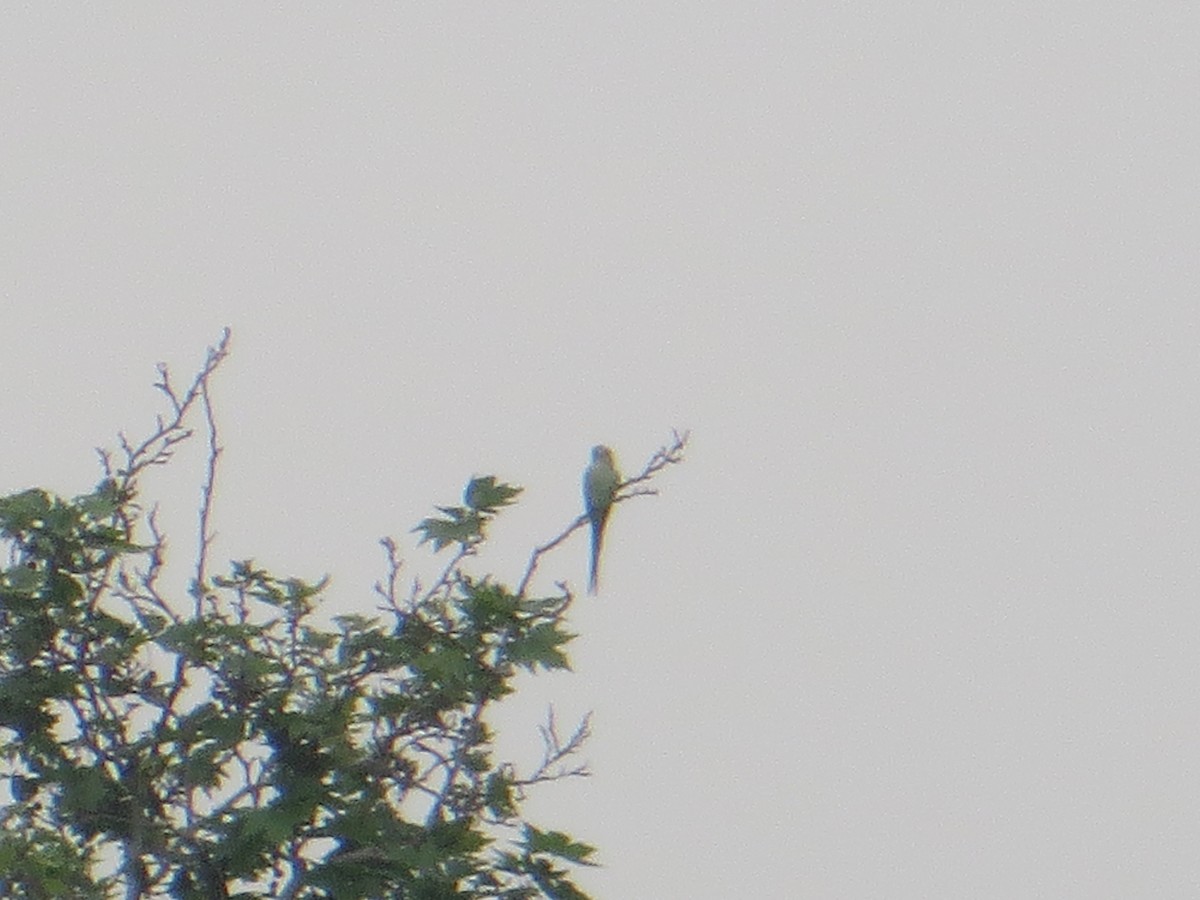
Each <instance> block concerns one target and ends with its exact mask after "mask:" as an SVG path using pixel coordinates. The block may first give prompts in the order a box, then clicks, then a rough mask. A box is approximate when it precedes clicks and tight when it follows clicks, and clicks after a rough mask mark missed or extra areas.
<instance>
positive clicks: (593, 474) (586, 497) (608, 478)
mask: <svg viewBox="0 0 1200 900" xmlns="http://www.w3.org/2000/svg"><path fill="white" fill-rule="evenodd" d="M620 483H621V474H620V473H619V472H618V471H617V460H616V458H615V457H614V456H613V452H612V451H611V450H609V449H608V448H607V447H605V446H603V445H597V446H595V447H593V448H592V464H591V465H590V466H588V467H587V469H586V470H585V471H584V473H583V506H584V509H586V510H587V516H588V518H589V519H591V521H592V568H591V571H590V572H589V574H588V592H589V593H592V594H594V593H596V579H597V577H598V575H599V569H600V545H601V544H602V543H603V542H604V526H605V524H606V523H607V522H608V514H609V511H610V510H611V509H612V502H613V495H615V494H616V492H617V485H619V484H620Z"/></svg>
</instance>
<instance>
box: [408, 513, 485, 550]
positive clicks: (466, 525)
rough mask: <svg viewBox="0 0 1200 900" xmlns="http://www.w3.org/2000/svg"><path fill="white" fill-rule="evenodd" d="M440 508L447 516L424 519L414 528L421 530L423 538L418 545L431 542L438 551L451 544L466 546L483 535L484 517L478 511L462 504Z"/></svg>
mask: <svg viewBox="0 0 1200 900" xmlns="http://www.w3.org/2000/svg"><path fill="white" fill-rule="evenodd" d="M438 510H439V511H440V512H443V513H445V515H446V518H444V519H439V518H434V517H430V518H428V519H423V520H422V521H421V523H420V524H419V525H417V527H416V528H414V529H413V531H419V532H421V540H420V541H418V542H417V546H420V545H421V544H424V543H427V542H428V543H431V544H433V550H434V552H435V553H437V552H439V551H441V549H442V548H443V547H447V546H449V545H450V544H462V545H464V546H466V545H469V544H472V543H475V542H476V541H478V540H480V539H481V538H482V537H483V517H482V516H481V515H480V514H479V513H478V512H477V511H475V510H468V509H463V508H462V507H461V506H439V507H438Z"/></svg>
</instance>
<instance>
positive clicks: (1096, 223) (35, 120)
mask: <svg viewBox="0 0 1200 900" xmlns="http://www.w3.org/2000/svg"><path fill="white" fill-rule="evenodd" d="M1198 24H1200V14H1198V13H1197V12H1196V10H1195V7H1194V6H1193V5H1190V4H1172V3H1168V4H1160V5H1149V6H1148V5H1145V4H1140V5H1128V6H1127V5H1120V4H1107V5H1105V4H1100V5H1099V8H1098V7H1097V5H1095V4H1055V3H1044V2H1040V3H1032V2H1029V3H1017V4H1000V5H996V4H973V5H971V4H958V5H953V4H950V5H948V4H930V3H925V4H915V5H914V4H905V5H900V6H896V5H890V6H889V5H885V4H861V3H842V4H816V3H807V4H774V5H772V4H724V5H722V4H695V5H679V4H667V3H659V4H645V3H607V4H592V5H588V6H582V5H577V4H561V3H555V4H546V3H542V4H470V5H465V4H428V5H423V6H414V5H410V4H376V5H361V6H359V5H355V6H343V5H337V4H320V5H316V4H289V5H288V6H287V7H286V9H280V8H274V7H267V6H259V5H250V4H216V5H213V4H205V5H203V6H202V7H194V8H192V9H181V8H180V7H178V6H175V5H166V6H164V5H160V4H132V5H125V6H121V7H119V9H118V10H116V11H113V9H111V8H102V7H73V8H66V7H63V6H59V5H47V4H30V5H24V6H22V7H20V8H16V7H14V6H12V5H8V6H5V7H4V8H3V10H2V11H0V116H2V121H3V123H4V126H3V130H4V137H3V140H2V141H0V310H2V315H0V324H2V326H3V352H2V354H0V375H2V378H3V386H4V389H3V390H2V391H0V421H2V422H4V423H5V427H4V429H3V438H2V439H0V491H3V492H9V491H13V490H17V489H21V488H24V487H28V486H30V485H33V484H38V485H43V486H46V487H50V488H53V489H56V490H59V491H61V492H62V493H66V494H74V493H78V492H81V491H84V490H86V489H88V488H89V487H90V486H91V485H92V484H93V483H94V481H95V480H96V477H97V470H96V466H95V462H94V456H93V454H92V451H91V449H90V448H91V447H93V446H95V445H97V444H102V443H111V440H112V436H113V433H114V432H115V431H116V430H117V429H119V428H123V429H127V430H129V431H130V433H131V434H140V433H142V432H144V431H145V429H146V428H147V427H148V426H149V424H150V422H151V420H152V416H153V413H154V411H155V410H156V409H157V406H156V402H157V401H156V398H155V396H154V393H153V391H152V390H151V388H150V383H151V382H152V380H153V378H154V369H153V366H154V363H155V362H157V361H159V360H164V361H167V362H169V363H171V364H172V366H173V368H174V370H175V371H176V373H177V374H178V375H179V376H181V377H182V376H183V375H185V374H188V373H190V372H191V371H193V370H194V368H195V366H196V365H197V364H198V362H199V360H200V358H201V356H202V353H203V348H204V346H205V345H206V344H209V343H211V342H213V341H214V340H216V338H217V337H218V335H219V332H220V329H221V327H222V326H223V325H226V324H229V325H231V326H233V328H234V346H235V353H234V357H233V358H232V360H231V361H230V363H229V365H228V366H227V368H226V369H225V370H224V371H223V372H222V373H221V375H220V377H219V379H218V382H217V395H218V397H217V400H218V404H219V415H220V420H221V425H222V427H223V441H224V443H225V445H226V448H227V453H226V457H225V460H224V468H223V470H222V476H221V481H220V495H219V506H218V510H217V527H218V529H219V531H220V533H221V540H220V544H219V546H218V550H219V552H221V553H222V554H224V555H225V556H227V557H245V556H254V557H256V558H257V559H258V560H259V561H261V562H262V563H263V564H265V565H267V566H269V567H272V568H273V569H275V570H277V571H279V572H281V573H294V574H297V575H300V576H306V577H311V578H316V577H319V576H320V575H321V574H323V573H325V572H330V573H331V574H332V575H333V577H334V587H333V590H332V592H331V601H330V602H331V604H335V605H336V606H338V607H339V608H344V609H369V608H370V606H371V604H372V600H371V597H370V595H369V587H370V585H371V583H372V581H373V580H374V579H375V578H377V577H378V576H379V575H380V574H382V571H383V565H382V555H381V553H380V551H379V549H378V547H377V545H376V543H375V542H376V539H377V538H378V537H379V536H380V535H383V534H388V533H391V534H396V535H404V534H405V533H406V532H407V530H408V529H409V528H410V527H411V526H412V525H413V524H414V523H415V522H416V521H417V520H419V519H420V518H421V517H422V516H424V515H425V514H427V513H428V512H429V511H430V507H431V505H432V504H434V503H445V502H453V501H455V500H456V498H457V497H458V492H459V491H460V490H461V486H462V484H463V483H464V481H465V480H466V479H467V478H468V477H469V476H470V475H472V474H476V473H495V474H497V475H499V476H501V477H503V478H506V479H509V480H512V481H516V482H518V483H521V484H524V485H526V487H527V493H526V496H525V502H524V503H523V504H522V505H521V506H520V507H518V508H517V509H515V510H513V511H512V512H511V513H510V514H508V515H506V516H505V517H504V519H503V520H502V521H501V523H499V524H498V525H497V527H496V528H495V532H494V533H495V537H496V541H495V545H494V549H493V551H492V552H491V553H490V554H489V555H488V556H487V557H486V558H485V562H487V563H488V564H489V565H490V566H492V567H494V569H495V570H496V571H497V572H498V573H499V574H501V575H503V576H506V577H509V578H512V579H515V578H516V577H517V575H518V574H519V571H520V567H521V565H522V563H523V562H524V559H525V556H526V554H527V552H528V547H529V546H530V545H531V544H532V543H533V542H536V541H540V540H544V539H545V538H547V537H549V536H552V535H553V534H555V533H557V531H558V530H559V528H560V527H561V526H562V525H563V524H565V523H566V522H567V521H569V520H570V518H571V517H573V516H574V515H576V514H577V512H578V509H579V503H580V501H579V481H578V480H579V475H580V472H581V471H582V469H583V466H584V465H585V464H586V462H587V458H588V449H589V447H590V446H591V445H592V444H593V443H596V442H597V441H604V442H606V443H609V444H611V445H612V446H614V447H615V448H616V449H617V451H618V453H619V454H620V456H621V458H622V461H623V462H624V464H625V467H626V468H627V469H632V468H634V467H635V466H637V465H638V464H640V463H641V462H642V461H643V459H644V458H645V457H646V456H647V455H648V454H649V453H650V452H651V451H652V450H653V449H654V448H655V447H657V446H658V445H659V444H661V443H662V442H663V441H665V440H666V439H667V438H668V436H669V431H670V429H671V428H672V427H680V428H685V427H686V428H691V429H692V431H693V434H694V441H693V447H692V452H691V455H690V458H689V461H688V462H687V463H686V464H685V465H684V466H682V467H681V468H679V469H677V470H675V471H673V472H671V473H669V474H668V475H667V477H665V478H664V479H663V480H662V482H661V484H660V487H661V489H662V491H663V493H662V495H661V496H660V497H658V498H657V499H654V500H648V501H643V502H638V503H635V504H628V505H624V506H622V507H621V508H619V509H618V510H617V512H616V513H615V515H614V517H613V521H612V523H611V528H610V541H609V546H608V553H607V557H606V560H605V564H606V568H605V574H604V584H603V591H602V593H601V595H600V596H599V597H598V598H595V599H585V600H581V602H580V603H579V604H578V605H577V607H576V608H575V612H574V617H573V624H574V626H575V627H576V629H577V630H578V631H579V632H580V633H581V635H582V636H581V637H580V639H579V640H578V641H577V644H576V646H575V653H574V657H575V661H576V665H577V672H576V673H575V674H572V675H561V676H555V677H553V678H546V677H543V678H538V679H536V680H534V681H533V682H532V683H531V684H530V685H529V688H528V693H529V696H528V697H523V698H521V699H520V700H518V701H517V702H516V703H515V704H514V706H513V708H512V709H511V710H509V711H508V712H507V713H506V720H509V719H511V721H506V725H507V726H508V727H509V729H510V730H509V732H508V735H507V737H506V742H505V747H506V749H511V751H512V752H513V753H514V754H516V755H518V757H521V755H524V761H526V762H532V761H534V756H535V755H536V751H537V746H538V745H537V740H536V735H535V733H534V726H535V725H536V723H537V721H538V719H539V716H540V713H541V711H542V709H543V708H544V704H545V703H546V702H547V701H548V700H551V699H553V700H555V702H556V703H557V705H558V708H559V711H560V714H561V715H562V716H563V717H564V718H567V717H570V716H573V715H578V714H580V713H582V712H583V711H585V710H588V709H595V710H596V721H595V727H596V730H597V736H596V738H595V741H594V743H593V745H592V747H591V751H590V753H589V754H588V758H589V760H590V762H591V764H592V768H593V770H594V773H595V774H594V777H593V778H592V779H590V780H588V781H586V782H578V783H575V784H571V785H561V786H558V787H552V788H550V789H548V790H546V791H544V792H543V793H542V794H540V795H538V796H536V797H535V799H534V800H533V801H532V802H531V804H530V807H529V810H530V812H531V813H533V814H534V815H535V816H536V817H537V819H538V821H539V822H540V823H541V824H543V825H545V826H548V827H557V828H563V829H566V830H569V831H571V832H572V833H574V834H575V835H576V836H578V837H579V838H581V839H583V840H587V841H589V842H592V843H594V844H596V845H598V846H599V848H600V858H601V860H602V862H603V863H604V867H603V868H601V869H597V870H595V871H590V872H585V873H584V874H583V876H582V879H581V880H582V881H583V883H584V885H585V886H586V887H587V888H588V889H590V890H591V891H592V892H593V893H594V894H595V896H596V897H597V898H598V900H599V898H605V900H613V898H658V897H697V898H700V897H703V898H709V897H713V898H721V897H730V896H738V897H747V898H749V897H763V898H793V897H804V898H822V900H824V898H888V900H891V898H909V897H912V898H930V897H971V898H996V900H1011V898H1067V897H1070V898H1074V897H1080V898H1107V897H1112V898H1126V897H1149V896H1154V897H1194V896H1196V895H1197V894H1198V893H1200V861H1198V859H1197V856H1196V853H1195V848H1196V846H1197V843H1198V842H1200V772H1198V767H1197V763H1196V758H1197V746H1198V742H1200V706H1198V703H1197V698H1198V692H1197V685H1198V678H1200V630H1198V629H1200V614H1198V613H1197V602H1198V594H1200V591H1198V589H1200V577H1197V567H1198V564H1200V558H1198V556H1197V552H1196V547H1197V544H1198V541H1200V518H1198V516H1197V513H1196V509H1197V506H1198V500H1200V496H1198V493H1200V492H1198V488H1197V478H1196V459H1197V455H1198V450H1200V447H1198V446H1197V445H1198V443H1200V427H1198V426H1197V421H1198V413H1200V408H1198V407H1200V390H1198V389H1200V361H1198V354H1197V346H1198V343H1200V310H1198V309H1197V285H1198V283H1200V279H1198V278H1197V274H1198V273H1197V269H1198V263H1197V259H1198V256H1197V253H1196V246H1197V238H1198V236H1200V213H1198V210H1200V190H1198V187H1200V186H1198V183H1197V182H1198V175H1197V173H1198V171H1200V168H1198V167H1197V164H1196V160H1197V159H1200V140H1198V134H1197V125H1196V122H1197V115H1196V97H1197V95H1198V91H1200V62H1198V59H1200V57H1198V55H1197V53H1196V47H1197V44H1198V42H1200V34H1198V28H1197V25H1198ZM180 463H181V465H180V467H179V469H178V470H177V471H175V472H173V473H170V474H164V476H163V478H162V480H161V482H160V483H159V487H160V489H161V491H162V496H163V497H164V499H165V500H167V501H168V502H170V503H171V504H172V506H171V510H172V511H173V514H172V517H171V521H170V522H169V524H170V525H171V527H172V529H173V531H172V533H173V534H174V535H175V536H176V537H175V542H174V543H175V546H177V547H178V548H179V554H180V557H183V556H184V555H185V554H184V551H185V550H186V548H187V545H188V538H189V536H190V528H191V515H192V503H193V500H194V497H195V492H196V487H195V485H196V483H197V480H198V472H197V471H195V467H194V465H193V464H194V460H192V459H191V458H190V457H187V456H185V457H184V458H183V459H181V460H180ZM188 465H192V466H193V468H192V470H190V471H189V470H188V469H187V466H188ZM409 556H410V558H411V559H412V563H413V566H414V570H415V571H419V570H421V568H422V567H425V568H428V567H429V561H428V558H427V556H425V555H424V554H423V553H417V552H412V553H410V554H409ZM180 562H181V564H182V563H183V560H182V559H181V560H180ZM585 573H586V548H585V542H584V540H583V538H582V536H581V537H579V538H578V539H577V540H575V541H574V542H573V543H572V544H571V545H569V546H567V547H565V548H564V549H563V550H562V551H561V552H559V554H558V555H556V556H555V557H553V558H552V559H551V560H550V561H548V562H547V563H546V564H545V565H544V568H543V578H544V579H545V581H544V584H545V585H549V584H550V583H551V581H552V580H553V579H557V578H567V579H570V580H571V581H572V583H574V584H575V585H577V586H580V585H582V584H583V581H584V579H585V577H586V575H585ZM181 577H182V576H181ZM518 761H522V760H520V759H519V760H518Z"/></svg>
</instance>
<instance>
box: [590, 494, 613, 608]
mask: <svg viewBox="0 0 1200 900" xmlns="http://www.w3.org/2000/svg"><path fill="white" fill-rule="evenodd" d="M591 519H592V568H591V571H590V572H589V573H588V593H589V594H594V593H596V585H597V583H598V581H599V579H600V548H601V545H602V544H603V543H604V525H605V523H606V522H607V521H608V510H607V509H606V510H604V511H603V512H593V513H592V515H591Z"/></svg>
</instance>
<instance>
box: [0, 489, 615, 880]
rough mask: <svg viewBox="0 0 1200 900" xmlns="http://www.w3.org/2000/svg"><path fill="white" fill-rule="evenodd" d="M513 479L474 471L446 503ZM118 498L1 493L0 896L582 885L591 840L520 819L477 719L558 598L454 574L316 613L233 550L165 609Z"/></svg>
mask: <svg viewBox="0 0 1200 900" xmlns="http://www.w3.org/2000/svg"><path fill="white" fill-rule="evenodd" d="M516 493H517V489H516V488H514V487H511V486H509V485H505V484H502V483H498V482H496V481H495V479H475V480H473V481H472V483H471V485H469V486H468V489H467V497H468V504H469V505H468V507H467V508H466V509H467V510H468V511H469V515H477V516H479V517H480V519H483V518H484V517H485V516H486V517H491V516H492V515H494V514H495V511H496V510H497V509H498V508H499V507H500V506H502V505H504V504H506V503H507V502H509V501H510V500H511V499H512V498H513V497H515V496H516ZM132 502H133V497H132V494H131V493H129V492H125V493H124V494H122V493H120V492H117V491H116V490H115V489H114V485H113V483H112V482H111V481H105V482H104V483H102V484H101V485H100V486H99V487H98V488H97V489H96V490H95V491H93V492H92V493H90V494H87V495H85V496H82V497H76V498H74V499H70V500H68V499H63V498H59V497H54V496H52V495H50V494H48V493H46V492H43V491H27V492H25V493H23V494H18V495H16V496H13V497H8V498H4V499H2V500H0V537H2V538H3V540H4V541H5V542H6V544H7V546H8V548H9V559H10V564H9V565H8V566H7V567H6V568H5V569H4V571H3V572H2V573H0V755H2V758H3V763H4V766H5V770H6V774H7V780H8V786H9V790H10V792H11V794H12V797H13V802H12V803H11V804H9V805H8V806H7V807H5V809H4V810H3V812H2V813H0V824H2V825H3V828H4V834H5V838H4V839H3V840H2V841H0V873H4V874H0V895H3V896H6V897H38V896H56V897H57V896H62V897H68V896H78V897H101V896H107V895H109V892H111V891H114V890H116V889H117V887H118V885H119V886H120V887H121V889H122V890H123V891H125V892H126V896H156V895H162V894H164V893H165V894H169V895H170V896H171V897H175V898H179V900H193V898H194V900H201V898H204V900H209V898H215V897H245V898H249V897H260V896H270V897H277V896H278V897H296V898H301V897H303V898H317V897H330V898H333V897H337V898H354V897H362V898H367V897H382V896H389V897H390V896H396V897H428V898H434V897H438V898H440V897H446V898H450V897H455V898H458V897H463V898H467V897H470V898H474V897H505V898H512V900H517V898H534V897H582V896H583V895H582V893H580V892H579V891H578V889H577V888H576V887H575V886H574V884H573V883H572V882H571V880H570V877H569V875H568V873H567V870H566V869H565V868H564V865H565V864H572V863H587V862H588V861H589V857H590V855H591V853H592V850H591V848H589V847H587V846H586V845H583V844H580V843H577V842H575V841H574V840H573V839H570V838H569V837H567V836H564V835H559V834H558V833H556V832H544V831H540V830H539V829H537V828H536V827H534V826H533V825H531V824H530V823H528V822H525V821H524V820H523V819H522V818H521V816H520V801H521V798H522V796H523V788H524V786H526V785H527V784H528V783H530V782H529V781H523V780H522V779H521V778H519V777H518V776H517V775H516V773H515V770H514V768H513V767H512V766H511V765H508V764H505V763H501V762H498V761H497V760H496V758H495V754H494V749H493V746H492V742H493V738H494V735H493V733H492V730H491V728H490V726H489V725H488V723H487V721H486V717H485V713H486V712H487V710H488V709H489V707H490V705H491V704H493V703H495V702H496V701H499V700H501V699H502V698H503V697H505V696H507V695H508V694H509V693H511V692H512V691H513V679H514V677H515V675H516V674H517V673H518V672H519V671H520V670H530V671H533V670H540V669H546V670H553V669H562V668H566V667H567V665H568V658H567V656H566V654H565V651H564V647H565V645H566V644H567V643H568V642H569V641H570V639H571V637H572V635H571V634H570V633H569V632H567V631H566V630H565V628H564V624H563V613H564V611H565V609H566V604H567V602H568V600H569V598H568V597H566V596H562V597H552V598H519V597H517V596H515V595H513V594H512V593H511V592H510V591H508V590H507V589H505V588H504V587H503V586H502V585H500V584H496V583H493V582H492V581H490V580H488V579H483V580H477V579H474V578H472V577H470V576H469V575H468V574H467V573H466V572H464V571H462V570H461V568H459V567H456V568H455V569H454V570H453V571H452V572H450V573H449V574H448V575H447V576H446V577H445V578H443V579H442V581H441V582H439V584H438V585H437V586H436V587H435V589H434V590H432V591H429V592H427V593H426V594H425V595H423V596H421V597H417V598H412V599H411V600H409V601H401V600H399V598H396V597H392V598H391V601H392V602H391V603H390V604H389V605H388V606H386V607H385V608H384V609H383V612H384V615H381V616H379V617H367V616H359V615H348V616H338V617H335V618H334V619H333V620H332V622H330V623H327V624H324V625H323V624H322V623H321V621H320V615H319V611H320V602H321V600H322V598H323V595H324V593H325V591H326V588H327V585H326V584H325V583H323V582H321V583H315V584H312V583H307V582H305V581H303V580H300V579H293V578H280V577H277V576H275V575H273V574H271V573H270V572H268V571H267V570H265V569H263V568H261V567H259V566H257V565H256V564H255V563H254V562H253V561H252V560H244V561H240V562H237V563H235V564H233V565H232V567H231V568H230V570H229V572H228V573H226V574H224V575H221V576H216V577H213V578H211V579H208V580H207V581H206V582H204V583H197V584H196V585H194V588H193V590H194V593H195V595H196V597H197V599H198V601H199V602H197V603H196V604H195V605H194V614H183V613H180V612H179V611H178V610H176V609H174V608H173V607H172V606H171V605H170V604H168V603H165V602H164V601H163V599H162V598H161V597H160V596H158V594H157V590H156V589H155V586H154V584H153V583H152V582H151V581H150V580H149V578H148V572H149V570H146V569H143V570H138V569H137V567H136V566H135V565H132V562H131V561H132V560H136V559H137V558H139V557H142V556H145V555H146V554H147V553H148V549H147V548H146V547H141V546H139V545H137V544H136V543H134V542H133V541H132V540H131V539H130V535H129V527H128V524H129V523H130V522H131V521H133V520H134V519H135V518H136V510H135V509H134V508H133V507H132ZM478 539H481V538H470V537H468V538H467V539H466V542H467V543H471V542H473V541H475V540H478ZM105 856H108V857H109V858H115V859H116V860H117V862H116V863H115V866H114V867H113V871H112V872H110V873H109V874H108V875H107V876H103V877H101V876H99V875H95V874H94V873H96V872H97V871H98V870H99V869H100V868H101V866H100V865H99V861H100V860H102V859H103V858H104V857H105ZM6 861H7V862H6ZM130 891H132V893H130Z"/></svg>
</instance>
